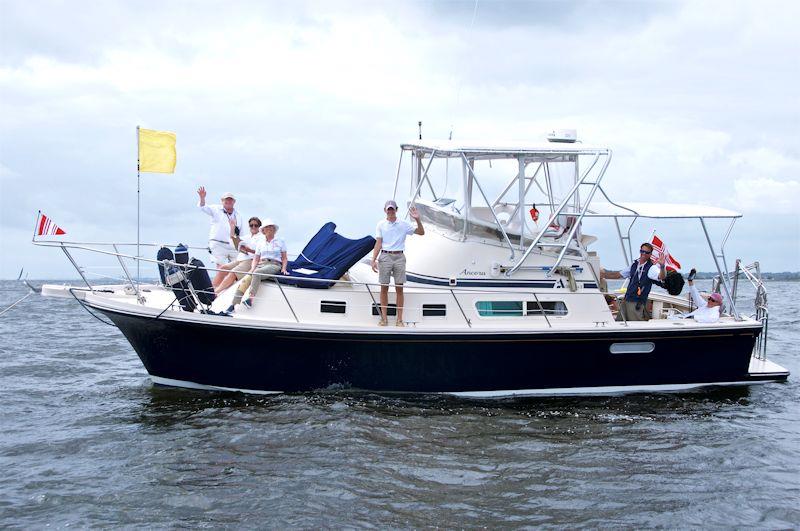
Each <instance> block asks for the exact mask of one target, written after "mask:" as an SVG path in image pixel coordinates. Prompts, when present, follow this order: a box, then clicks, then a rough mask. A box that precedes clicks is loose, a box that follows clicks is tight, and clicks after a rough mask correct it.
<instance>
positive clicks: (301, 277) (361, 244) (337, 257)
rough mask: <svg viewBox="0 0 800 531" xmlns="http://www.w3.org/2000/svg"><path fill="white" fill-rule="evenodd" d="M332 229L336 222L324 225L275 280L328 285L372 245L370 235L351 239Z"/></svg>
mask: <svg viewBox="0 0 800 531" xmlns="http://www.w3.org/2000/svg"><path fill="white" fill-rule="evenodd" d="M335 230H336V224H335V223H333V222H328V223H326V224H325V225H323V226H322V228H321V229H319V231H318V232H317V233H316V234H315V235H314V237H313V238H311V240H310V241H309V242H308V243H307V244H306V246H305V247H304V248H303V251H302V252H301V253H300V256H298V257H297V259H296V260H292V261H291V262H289V263H288V264H287V267H286V270H287V271H288V272H289V276H288V277H278V281H279V282H281V283H282V284H290V285H293V286H298V287H301V288H329V287H331V286H333V285H334V284H335V283H336V281H337V280H339V279H340V278H341V277H342V275H344V274H345V272H346V271H347V270H348V269H350V268H351V267H353V264H355V263H356V262H358V261H359V260H361V259H362V258H363V257H364V256H365V255H366V254H367V253H368V252H370V250H371V249H372V248H373V247H375V238H373V237H372V236H365V237H364V238H361V239H360V240H351V239H349V238H345V237H344V236H341V235H340V234H337V233H336V232H335ZM298 269H300V270H306V271H298ZM305 279H320V280H330V281H331V282H315V281H313V280H305Z"/></svg>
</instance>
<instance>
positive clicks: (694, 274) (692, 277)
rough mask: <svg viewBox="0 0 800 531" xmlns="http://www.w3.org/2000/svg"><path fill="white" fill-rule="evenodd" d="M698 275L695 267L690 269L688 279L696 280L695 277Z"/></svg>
mask: <svg viewBox="0 0 800 531" xmlns="http://www.w3.org/2000/svg"><path fill="white" fill-rule="evenodd" d="M696 275H697V270H696V269H695V268H692V270H691V271H689V276H688V277H687V280H689V281H692V280H694V277H695V276H696Z"/></svg>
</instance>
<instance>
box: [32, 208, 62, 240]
mask: <svg viewBox="0 0 800 531" xmlns="http://www.w3.org/2000/svg"><path fill="white" fill-rule="evenodd" d="M62 234H66V231H65V230H64V229H62V228H61V227H59V226H58V225H56V224H55V223H53V220H52V219H50V218H48V217H47V216H45V215H44V214H42V211H41V210H40V211H39V217H38V218H36V235H37V236H61V235H62Z"/></svg>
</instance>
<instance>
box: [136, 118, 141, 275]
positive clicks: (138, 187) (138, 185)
mask: <svg viewBox="0 0 800 531" xmlns="http://www.w3.org/2000/svg"><path fill="white" fill-rule="evenodd" d="M139 156H140V153H139V126H138V125H137V126H136V258H137V260H136V283H137V284H141V277H140V276H139V260H138V258H139V256H141V253H140V252H139V243H140V239H139V231H140V226H139V222H140V217H141V180H142V179H141V171H140V170H139V168H140V161H139Z"/></svg>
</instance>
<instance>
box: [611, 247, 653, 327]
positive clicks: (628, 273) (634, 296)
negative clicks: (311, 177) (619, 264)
mask: <svg viewBox="0 0 800 531" xmlns="http://www.w3.org/2000/svg"><path fill="white" fill-rule="evenodd" d="M652 254H653V246H652V245H651V244H649V243H647V242H645V243H643V244H642V245H640V246H639V259H638V260H636V261H634V262H633V263H632V264H631V267H630V268H628V269H623V270H622V271H606V270H605V269H603V270H601V271H600V278H612V279H614V278H627V279H628V289H627V290H626V291H625V299H624V300H623V301H622V304H621V305H620V307H619V313H618V314H617V321H623V320H624V321H647V320H649V319H650V315H649V313H648V312H647V296H648V295H649V294H650V288H652V287H653V282H654V281H656V280H663V279H664V278H665V277H666V268H665V267H664V263H665V262H666V255H665V254H664V253H661V256H659V258H658V263H653V262H652V260H650V257H651V256H652Z"/></svg>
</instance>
